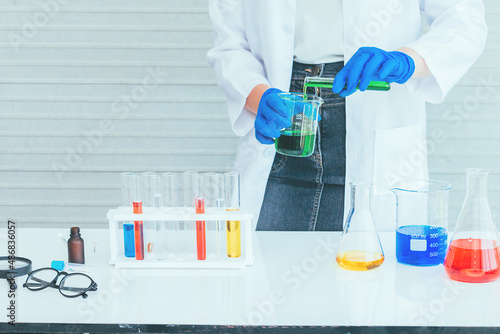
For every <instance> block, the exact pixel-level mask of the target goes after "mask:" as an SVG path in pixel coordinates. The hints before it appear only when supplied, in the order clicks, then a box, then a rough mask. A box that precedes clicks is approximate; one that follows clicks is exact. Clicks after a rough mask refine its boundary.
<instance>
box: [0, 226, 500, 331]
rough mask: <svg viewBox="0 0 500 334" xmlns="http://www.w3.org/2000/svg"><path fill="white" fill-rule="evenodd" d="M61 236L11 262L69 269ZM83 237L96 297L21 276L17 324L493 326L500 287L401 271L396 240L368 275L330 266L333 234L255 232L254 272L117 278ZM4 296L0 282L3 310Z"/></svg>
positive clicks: (41, 233) (94, 232)
mask: <svg viewBox="0 0 500 334" xmlns="http://www.w3.org/2000/svg"><path fill="white" fill-rule="evenodd" d="M68 231H69V228H67V229H66V228H65V229H52V228H51V229H35V228H26V229H18V230H17V256H21V257H27V258H30V259H31V260H32V261H33V269H38V268H41V267H48V266H50V262H51V261H52V260H66V259H67V248H66V245H65V244H64V243H63V241H61V240H60V238H59V237H58V233H62V234H63V235H64V236H66V235H67V234H68ZM6 233H7V232H6V229H0V250H2V251H0V254H5V253H6V249H7V246H6V240H7V239H6V235H7V234H6ZM82 237H83V238H84V240H85V258H86V263H87V264H88V265H92V266H95V267H94V268H90V270H91V273H90V274H89V275H90V276H91V277H92V278H93V279H94V280H95V281H96V282H97V283H98V285H99V289H98V291H97V292H90V293H89V297H88V298H87V299H83V298H73V299H70V298H65V297H63V296H62V295H61V294H60V293H59V292H58V291H57V290H56V289H46V290H43V291H38V292H34V291H29V290H27V289H25V288H22V284H23V283H24V281H25V280H26V276H23V277H20V278H18V279H17V284H18V285H19V289H18V293H17V296H16V316H17V319H16V322H34V323H115V324H203V325H212V324H213V325H256V326H259V325H295V326H298V325H305V326H317V325H336V326H350V325H355V326H500V280H499V281H496V282H492V283H483V284H468V283H459V282H455V281H452V280H450V279H449V278H448V277H447V275H446V273H445V271H444V269H443V267H442V266H436V267H412V266H407V265H402V264H399V263H397V262H396V259H395V253H394V233H380V238H381V241H382V246H383V248H384V252H385V256H386V258H385V262H384V263H383V264H382V266H381V267H379V268H377V269H375V270H372V271H369V272H352V271H346V270H343V269H341V268H340V267H339V266H338V265H337V263H336V262H335V253H336V250H337V246H338V242H339V240H340V233H339V232H314V233H306V232H257V233H256V239H255V244H256V245H255V246H256V247H255V252H256V253H255V255H256V258H255V265H253V266H251V267H247V269H243V270H240V269H224V270H220V269H211V270H200V269H155V270H151V269H147V270H138V269H121V270H117V269H115V268H114V267H113V266H110V265H108V260H109V245H108V243H109V235H108V231H107V230H106V229H83V230H82ZM94 246H95V252H94ZM3 250H5V251H3ZM7 293H8V286H7V283H5V282H0V295H3V296H4V297H2V298H1V299H0V300H4V302H3V303H4V304H5V305H4V306H5V307H7V306H8V298H7ZM0 303H2V302H1V301H0ZM2 322H3V320H2Z"/></svg>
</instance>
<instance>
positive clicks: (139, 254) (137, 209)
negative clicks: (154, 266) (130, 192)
mask: <svg viewBox="0 0 500 334" xmlns="http://www.w3.org/2000/svg"><path fill="white" fill-rule="evenodd" d="M132 205H133V207H134V214H141V213H142V202H141V201H134V202H133V203H132ZM134 236H135V259H136V260H144V226H143V223H142V221H138V220H136V221H134Z"/></svg>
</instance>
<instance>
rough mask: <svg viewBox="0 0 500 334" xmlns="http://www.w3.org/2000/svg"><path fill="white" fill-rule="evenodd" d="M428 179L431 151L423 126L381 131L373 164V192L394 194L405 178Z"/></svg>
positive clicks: (378, 134) (377, 139) (379, 131)
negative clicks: (428, 161)
mask: <svg viewBox="0 0 500 334" xmlns="http://www.w3.org/2000/svg"><path fill="white" fill-rule="evenodd" d="M426 178H427V152H426V148H425V131H424V127H423V125H422V124H416V125H412V126H406V127H401V128H394V129H389V130H377V131H376V132H375V148H374V161H373V193H374V194H375V195H382V194H388V193H390V189H391V186H392V185H393V184H394V183H396V182H397V181H400V180H403V179H426Z"/></svg>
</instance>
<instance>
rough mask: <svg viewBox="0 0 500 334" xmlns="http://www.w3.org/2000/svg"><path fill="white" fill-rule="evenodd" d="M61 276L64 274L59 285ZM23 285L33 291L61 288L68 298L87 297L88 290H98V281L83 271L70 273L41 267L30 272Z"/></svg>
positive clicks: (61, 291) (60, 290)
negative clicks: (58, 281)
mask: <svg viewBox="0 0 500 334" xmlns="http://www.w3.org/2000/svg"><path fill="white" fill-rule="evenodd" d="M59 276H64V277H63V278H62V279H61V282H60V283H59V285H58V284H57V280H58V279H59ZM23 287H25V288H27V289H29V290H31V291H39V290H43V289H45V288H48V287H50V288H55V289H59V292H60V293H61V294H62V295H63V296H64V297H68V298H75V297H78V296H82V297H83V298H87V292H88V291H97V283H96V282H94V280H93V279H92V278H90V277H89V276H87V275H85V274H83V273H71V274H68V273H67V272H65V271H58V270H56V269H54V268H40V269H37V270H35V271H32V272H30V273H29V274H28V278H27V279H26V283H24V284H23Z"/></svg>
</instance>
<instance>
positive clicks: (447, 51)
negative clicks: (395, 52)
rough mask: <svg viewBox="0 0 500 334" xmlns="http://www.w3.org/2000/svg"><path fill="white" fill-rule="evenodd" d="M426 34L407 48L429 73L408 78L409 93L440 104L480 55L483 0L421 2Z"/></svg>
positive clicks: (483, 30) (483, 32)
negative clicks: (422, 62)
mask: <svg viewBox="0 0 500 334" xmlns="http://www.w3.org/2000/svg"><path fill="white" fill-rule="evenodd" d="M420 8H421V10H422V11H423V12H424V14H425V18H426V19H427V21H428V22H429V25H430V27H429V31H428V32H426V33H425V34H423V35H422V36H421V37H420V38H419V39H418V40H416V41H415V42H413V43H411V44H409V45H406V46H407V47H409V48H411V49H413V50H415V51H417V52H418V53H419V54H420V55H421V56H422V57H423V58H424V60H425V62H426V64H427V67H428V68H429V70H430V72H431V73H432V75H431V76H429V77H424V78H411V79H410V80H409V81H408V82H407V87H408V88H409V90H410V93H411V94H412V95H415V96H419V97H421V98H423V99H424V100H426V101H427V102H431V103H439V102H442V101H443V100H444V97H445V96H446V94H448V92H449V91H450V90H451V89H452V88H453V86H454V85H455V84H456V83H457V82H458V81H459V80H460V79H461V78H462V76H463V75H464V74H465V73H466V72H467V70H468V69H469V68H470V67H471V66H472V64H473V63H474V62H475V61H476V60H477V58H479V56H480V55H481V53H482V52H483V49H484V45H485V43H486V36H487V27H486V23H485V21H484V5H483V2H482V0H420Z"/></svg>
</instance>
